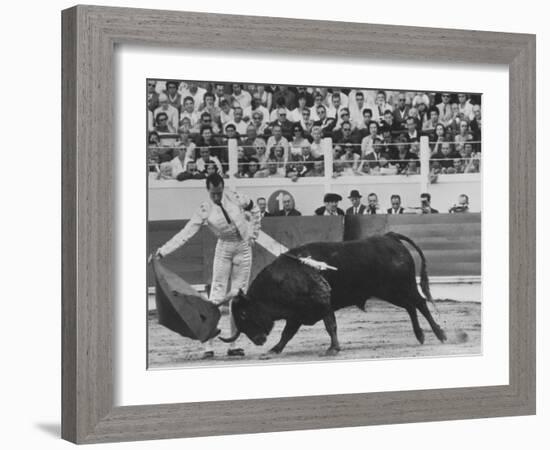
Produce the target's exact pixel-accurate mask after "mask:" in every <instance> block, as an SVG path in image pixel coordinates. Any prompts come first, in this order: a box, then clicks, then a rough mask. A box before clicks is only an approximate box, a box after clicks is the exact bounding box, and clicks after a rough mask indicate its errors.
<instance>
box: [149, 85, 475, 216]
mask: <svg viewBox="0 0 550 450" xmlns="http://www.w3.org/2000/svg"><path fill="white" fill-rule="evenodd" d="M147 112H148V122H147V127H148V145H147V161H148V167H149V218H150V219H151V220H180V219H186V218H188V214H190V211H193V209H194V208H195V207H197V206H198V204H199V203H200V201H203V199H204V198H203V197H204V192H203V191H204V181H203V180H204V178H206V176H207V175H208V174H209V173H212V172H219V173H221V174H222V175H223V176H224V177H225V178H226V179H227V184H228V185H229V184H233V186H234V187H236V188H238V189H240V190H242V191H243V192H244V193H246V194H247V195H249V196H250V197H251V198H258V197H265V199H267V212H268V213H269V214H270V215H279V214H282V213H281V212H282V211H283V209H284V207H283V199H287V200H288V198H289V197H290V198H291V199H292V204H293V207H295V208H296V209H297V210H299V211H300V212H301V213H302V214H303V215H314V214H315V210H316V209H318V208H319V207H322V205H323V198H324V196H325V194H327V193H330V192H332V193H335V194H337V195H339V196H341V197H342V199H343V201H341V202H340V204H339V208H341V209H343V210H347V209H348V208H350V206H351V205H352V204H351V203H350V201H349V199H348V196H349V193H350V191H353V190H357V191H358V192H360V193H361V194H362V198H363V200H364V203H367V198H370V197H371V194H375V196H376V197H377V198H378V199H380V200H379V204H377V206H376V213H377V214H393V213H392V212H390V211H391V210H392V207H393V206H394V201H393V200H392V198H396V197H395V196H397V197H399V199H400V202H401V207H400V208H401V209H400V211H401V212H400V213H403V214H425V213H426V212H427V211H428V210H427V209H426V208H425V205H424V204H423V201H422V199H421V198H420V195H421V194H422V193H426V194H428V193H429V194H430V195H431V197H432V199H433V201H432V204H433V205H434V207H433V208H432V209H434V210H438V211H440V212H441V213H448V212H451V213H457V212H466V211H468V212H480V211H481V174H480V171H481V148H482V145H481V142H482V136H481V95H480V94H468V93H448V92H403V91H390V90H385V91H382V90H372V89H339V88H325V87H304V86H284V85H252V84H235V83H220V82H215V81H212V82H194V81H182V80H151V79H149V80H147ZM182 188H185V189H182ZM461 195H465V196H466V198H468V199H469V207H468V208H463V207H461V206H460V205H459V203H460V202H457V199H459V198H464V197H460V196H461ZM377 201H378V200H377ZM176 202H179V203H180V204H184V205H185V208H174V205H175V204H176ZM455 202H457V203H455ZM457 205H458V206H457ZM327 210H329V211H330V210H331V209H330V208H328V209H327ZM398 210H399V208H398ZM430 212H431V211H430Z"/></svg>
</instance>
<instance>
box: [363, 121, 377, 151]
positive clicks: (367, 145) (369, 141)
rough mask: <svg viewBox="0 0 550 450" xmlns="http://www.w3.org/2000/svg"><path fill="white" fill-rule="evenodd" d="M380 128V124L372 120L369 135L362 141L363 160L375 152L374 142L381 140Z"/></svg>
mask: <svg viewBox="0 0 550 450" xmlns="http://www.w3.org/2000/svg"><path fill="white" fill-rule="evenodd" d="M378 128H379V127H378V122H375V121H374V120H371V122H370V123H369V134H368V136H365V137H364V138H363V140H362V141H361V155H362V157H363V158H364V157H365V156H366V155H367V154H369V153H372V152H373V151H374V147H373V146H374V140H375V139H379V136H378Z"/></svg>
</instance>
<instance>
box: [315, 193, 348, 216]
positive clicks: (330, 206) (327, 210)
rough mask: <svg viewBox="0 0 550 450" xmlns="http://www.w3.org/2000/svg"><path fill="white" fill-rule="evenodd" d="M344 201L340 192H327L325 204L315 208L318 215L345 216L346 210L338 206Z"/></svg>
mask: <svg viewBox="0 0 550 450" xmlns="http://www.w3.org/2000/svg"><path fill="white" fill-rule="evenodd" d="M339 201H342V197H341V196H340V195H338V194H333V193H328V194H325V198H324V199H323V202H324V203H325V206H321V207H320V208H317V209H316V210H315V214H316V215H317V216H343V215H344V211H342V210H341V209H340V208H338V202H339Z"/></svg>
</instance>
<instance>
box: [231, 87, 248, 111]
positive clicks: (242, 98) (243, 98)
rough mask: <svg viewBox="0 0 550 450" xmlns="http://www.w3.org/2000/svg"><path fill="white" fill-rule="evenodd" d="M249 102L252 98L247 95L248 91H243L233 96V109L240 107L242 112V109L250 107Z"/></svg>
mask: <svg viewBox="0 0 550 450" xmlns="http://www.w3.org/2000/svg"><path fill="white" fill-rule="evenodd" d="M251 102H252V96H251V95H250V94H249V93H248V91H245V90H244V89H243V90H242V91H241V93H240V94H239V95H235V94H233V108H236V107H237V106H240V107H241V108H242V109H243V111H244V109H246V108H249V107H250V103H251Z"/></svg>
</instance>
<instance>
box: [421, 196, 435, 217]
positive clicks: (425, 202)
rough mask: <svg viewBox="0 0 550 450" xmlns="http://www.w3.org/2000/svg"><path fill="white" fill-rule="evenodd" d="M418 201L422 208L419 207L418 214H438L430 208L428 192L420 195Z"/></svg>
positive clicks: (430, 198) (430, 199) (430, 197)
mask: <svg viewBox="0 0 550 450" xmlns="http://www.w3.org/2000/svg"><path fill="white" fill-rule="evenodd" d="M420 201H421V204H422V206H421V207H420V212H421V213H422V214H437V213H439V211H438V210H437V209H434V208H432V206H431V201H432V196H431V195H430V194H429V193H428V192H424V193H423V194H422V195H420Z"/></svg>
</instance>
